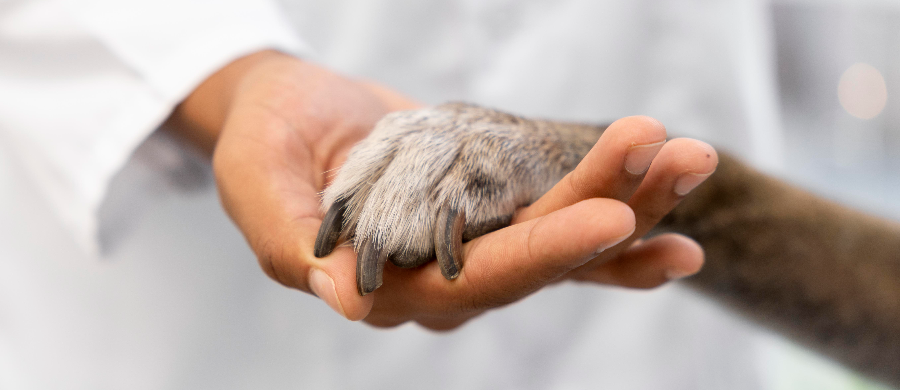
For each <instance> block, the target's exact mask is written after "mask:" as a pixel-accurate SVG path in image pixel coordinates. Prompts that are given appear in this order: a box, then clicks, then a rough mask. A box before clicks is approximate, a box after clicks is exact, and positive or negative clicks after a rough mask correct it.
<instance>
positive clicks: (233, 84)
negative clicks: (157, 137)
mask: <svg viewBox="0 0 900 390" xmlns="http://www.w3.org/2000/svg"><path fill="white" fill-rule="evenodd" d="M286 56H287V55H286V54H282V53H280V52H277V51H274V50H262V51H258V52H255V53H252V54H248V55H246V56H244V57H241V58H238V59H236V60H234V61H232V62H231V63H229V64H228V65H226V66H224V67H223V68H222V69H219V70H218V71H217V72H215V73H214V74H212V75H211V76H209V77H208V78H207V79H206V80H204V81H203V82H202V83H200V85H199V86H197V88H196V89H194V91H193V92H191V94H190V95H188V96H187V97H186V98H185V99H184V100H183V101H182V102H181V103H180V104H179V105H178V106H177V107H175V110H174V111H173V112H172V114H171V115H170V116H169V118H168V119H167V120H166V125H167V128H168V129H170V130H172V131H173V132H174V133H176V134H178V135H179V136H181V137H183V138H184V139H185V140H186V141H188V142H189V143H191V144H193V145H195V146H197V147H199V148H200V149H202V150H204V151H205V152H207V153H208V154H210V155H211V154H212V151H213V149H214V148H215V145H216V141H217V140H218V138H219V134H220V133H221V131H222V128H223V126H224V124H225V119H226V117H227V116H228V112H229V111H230V109H231V106H232V103H233V101H234V98H235V93H236V91H237V90H238V86H239V85H240V83H241V82H242V80H243V79H244V78H245V76H246V75H247V74H249V73H250V72H251V70H253V69H254V68H255V67H257V66H259V65H260V64H262V63H265V62H267V61H271V60H275V59H279V58H281V57H286Z"/></svg>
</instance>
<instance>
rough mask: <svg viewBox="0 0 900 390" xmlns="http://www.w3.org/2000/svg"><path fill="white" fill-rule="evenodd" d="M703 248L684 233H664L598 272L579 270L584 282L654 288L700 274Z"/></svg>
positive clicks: (577, 274) (621, 255)
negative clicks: (683, 234)
mask: <svg viewBox="0 0 900 390" xmlns="http://www.w3.org/2000/svg"><path fill="white" fill-rule="evenodd" d="M703 260H704V259H703V249H702V248H701V247H700V244H697V243H696V242H695V241H694V240H691V239H690V238H687V237H685V236H682V235H680V234H674V233H670V234H663V235H660V236H657V237H654V238H652V239H649V240H647V241H644V242H640V243H636V245H633V246H631V247H630V248H628V249H627V250H625V251H624V252H622V253H621V254H620V255H619V256H618V257H617V258H615V259H614V260H612V261H609V262H607V263H605V264H603V265H601V266H598V267H596V268H594V269H589V270H584V271H575V272H574V274H573V276H572V278H573V279H576V280H581V281H590V282H595V283H602V284H609V285H618V286H623V287H631V288H653V287H657V286H660V285H662V284H665V283H666V282H669V281H672V280H677V279H681V278H684V277H687V276H690V275H693V274H695V273H697V272H699V271H700V268H701V267H702V266H703Z"/></svg>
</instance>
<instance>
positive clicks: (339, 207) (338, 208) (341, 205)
mask: <svg viewBox="0 0 900 390" xmlns="http://www.w3.org/2000/svg"><path fill="white" fill-rule="evenodd" d="M347 201H348V200H347V199H341V200H338V201H335V202H334V204H333V205H331V208H330V209H328V212H327V213H325V219H323V220H322V226H321V227H319V235H318V236H316V247H315V250H314V251H313V254H314V255H316V257H325V256H328V255H329V254H331V251H333V250H334V248H335V247H336V246H337V242H338V239H339V238H340V237H341V228H342V227H343V224H344V211H345V210H346V208H347Z"/></svg>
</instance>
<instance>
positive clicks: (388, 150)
mask: <svg viewBox="0 0 900 390" xmlns="http://www.w3.org/2000/svg"><path fill="white" fill-rule="evenodd" d="M574 127H578V128H584V127H585V126H574ZM595 133H596V132H595ZM598 134H599V133H596V134H578V129H574V130H573V126H562V125H560V124H557V123H554V122H548V121H537V120H529V119H524V118H520V117H517V116H513V115H510V114H506V113H502V112H498V111H495V110H491V109H486V108H481V107H477V106H473V105H468V104H462V103H451V104H444V105H441V106H437V107H434V108H429V109H422V110H416V111H404V112H397V113H392V114H389V115H387V116H386V117H384V118H383V119H382V120H381V121H380V122H379V123H378V124H377V125H376V127H375V129H374V130H373V132H372V133H371V135H369V137H368V138H366V139H365V140H363V141H362V142H360V143H359V144H358V145H356V146H355V147H354V148H353V149H352V150H351V152H350V154H349V156H348V158H347V161H346V163H345V164H344V165H343V167H341V169H340V171H339V172H338V174H337V177H336V178H335V180H334V182H333V183H332V184H331V186H329V187H328V188H327V189H326V190H325V192H324V196H323V207H324V208H325V209H327V212H326V215H325V219H324V220H323V222H322V227H321V228H320V230H319V235H318V237H317V239H316V245H315V255H316V256H317V257H323V256H326V255H328V254H329V253H331V251H332V250H334V248H335V246H336V245H337V244H338V242H339V241H342V240H343V241H352V242H353V246H354V248H355V249H356V251H357V253H358V254H359V257H358V262H357V270H356V276H357V287H358V290H359V293H360V294H361V295H365V294H367V293H370V292H372V291H374V290H375V289H376V288H378V287H379V286H380V285H381V282H382V271H383V268H384V264H385V262H386V261H388V260H390V261H391V262H392V263H393V264H395V265H397V266H398V267H404V268H410V267H417V266H420V265H423V264H425V263H427V262H429V261H431V260H432V259H434V258H435V257H436V258H437V260H438V263H439V264H440V269H441V272H442V273H443V275H444V277H446V278H447V279H454V278H456V277H457V276H459V272H460V269H461V267H462V258H461V257H462V256H461V253H462V243H463V241H467V240H470V239H472V238H475V237H478V236H480V235H483V234H486V233H488V232H491V231H493V230H496V229H499V228H502V227H505V226H507V225H508V224H509V223H510V221H511V219H512V217H513V213H514V212H515V211H516V209H517V208H519V207H522V206H525V205H528V204H530V203H532V202H533V201H535V200H536V199H537V198H538V197H540V196H541V195H542V194H544V193H545V192H546V191H547V190H549V189H550V188H551V187H552V186H553V185H554V184H555V183H556V182H557V181H559V180H560V179H561V178H562V177H563V175H565V174H566V173H567V172H569V171H570V170H572V169H573V168H574V167H575V166H576V165H577V164H578V162H579V161H580V160H581V158H582V157H583V156H584V155H585V154H586V153H587V151H588V150H589V149H590V147H591V146H592V145H593V140H596V139H597V137H598V136H599V135H598Z"/></svg>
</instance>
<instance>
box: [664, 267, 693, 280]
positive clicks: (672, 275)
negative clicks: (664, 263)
mask: <svg viewBox="0 0 900 390" xmlns="http://www.w3.org/2000/svg"><path fill="white" fill-rule="evenodd" d="M693 274H694V272H687V271H684V270H680V269H669V270H666V279H668V280H678V279H684V278H686V277H688V276H691V275H693Z"/></svg>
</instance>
